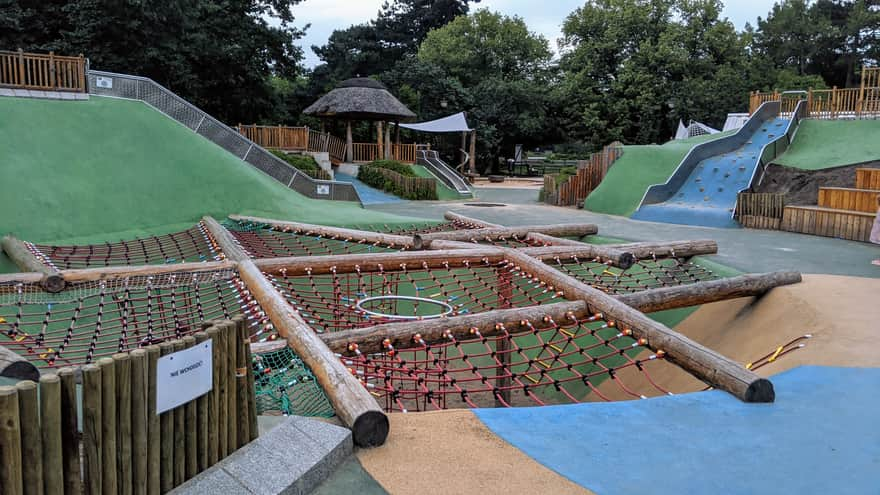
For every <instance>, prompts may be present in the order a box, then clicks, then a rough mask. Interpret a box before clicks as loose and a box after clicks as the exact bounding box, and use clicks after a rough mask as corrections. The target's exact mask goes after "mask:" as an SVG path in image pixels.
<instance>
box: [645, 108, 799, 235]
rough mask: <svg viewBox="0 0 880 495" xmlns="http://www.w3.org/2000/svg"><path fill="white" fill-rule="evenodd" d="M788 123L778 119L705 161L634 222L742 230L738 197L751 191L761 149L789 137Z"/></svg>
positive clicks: (648, 206) (765, 124)
mask: <svg viewBox="0 0 880 495" xmlns="http://www.w3.org/2000/svg"><path fill="white" fill-rule="evenodd" d="M788 122H789V121H788V120H787V119H781V118H775V119H771V120H768V121H766V122H764V124H763V125H762V126H761V127H760V128H758V130H757V131H756V132H755V133H753V134H752V135H751V136H750V137H749V140H748V142H747V143H746V144H744V145H743V146H742V147H740V148H738V149H736V150H734V151H731V152H728V153H722V154H719V155H715V156H712V157H710V158H707V159H705V160H703V161H701V162H700V163H699V164H698V165H697V166H696V168H695V169H694V171H693V172H691V174H690V176H688V178H687V180H686V181H685V183H684V185H683V186H682V187H681V188H680V189H679V190H678V191H676V193H675V195H674V196H673V197H671V198H669V199H668V200H667V201H664V202H662V203H656V204H649V205H643V206H642V207H640V208H639V210H638V211H636V212H635V213H634V214H633V215H632V217H631V218H633V219H635V220H647V221H651V222H665V223H677V224H687V225H701V226H704V227H724V228H732V227H738V226H739V224H737V223H736V222H735V221H734V220H733V208H734V206H735V205H736V197H737V193H738V192H739V191H741V190H743V189H745V188H747V187H749V181H750V180H751V178H752V174H753V173H754V172H755V169H756V168H757V167H758V164H759V161H760V154H761V148H763V147H764V145H766V144H767V143H769V142H770V141H772V140H774V139H776V138H778V137H779V136H781V135H782V134H783V133H785V129H786V125H787V124H788Z"/></svg>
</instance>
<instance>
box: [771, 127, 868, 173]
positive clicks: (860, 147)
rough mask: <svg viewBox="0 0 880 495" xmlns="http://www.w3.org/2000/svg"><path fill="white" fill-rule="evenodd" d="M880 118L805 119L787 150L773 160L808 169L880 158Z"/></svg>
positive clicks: (781, 163) (788, 165)
mask: <svg viewBox="0 0 880 495" xmlns="http://www.w3.org/2000/svg"><path fill="white" fill-rule="evenodd" d="M877 136H880V120H849V121H848V120H805V121H804V122H803V123H801V125H800V127H799V128H798V131H797V134H795V138H794V141H793V142H792V145H791V147H790V148H788V151H786V152H785V153H783V154H782V156H780V157H779V158H777V159H776V160H774V162H775V163H778V164H780V165H785V166H787V167H794V168H800V169H805V170H819V169H823V168H830V167H839V166H843V165H851V164H854V163H861V162H867V161H870V160H877V159H880V147H878V145H877Z"/></svg>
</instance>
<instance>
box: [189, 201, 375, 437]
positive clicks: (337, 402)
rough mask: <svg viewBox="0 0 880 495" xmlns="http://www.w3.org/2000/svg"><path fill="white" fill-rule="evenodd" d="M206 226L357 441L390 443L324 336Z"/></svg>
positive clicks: (217, 230) (368, 399) (217, 228)
mask: <svg viewBox="0 0 880 495" xmlns="http://www.w3.org/2000/svg"><path fill="white" fill-rule="evenodd" d="M204 220H205V225H206V227H207V228H208V230H209V231H210V232H211V235H213V236H214V240H216V241H217V243H218V244H219V245H220V247H221V249H223V252H224V253H226V255H227V257H229V258H230V259H233V260H235V261H238V272H239V274H240V275H241V279H242V280H243V281H244V283H245V284H247V287H248V290H250V292H251V295H253V296H254V298H255V299H256V300H257V302H258V303H259V304H260V307H261V308H262V309H263V311H265V312H266V316H268V317H269V319H270V320H271V321H272V324H273V325H274V326H275V328H276V329H277V330H278V332H279V333H280V334H281V336H282V337H284V338H285V339H287V342H288V344H289V345H290V347H291V348H292V349H293V350H294V352H296V353H297V355H299V357H300V358H301V359H302V360H303V362H304V363H305V364H306V366H308V367H309V369H311V370H312V373H314V374H315V378H316V379H317V381H318V384H319V385H321V388H322V389H324V391H325V392H326V394H327V398H328V399H330V403H331V404H332V405H333V409H334V411H335V412H336V415H337V416H338V417H339V418H340V419H341V420H342V422H343V423H344V424H345V425H346V426H347V427H349V428H350V429H351V430H352V436H353V439H354V442H355V443H356V444H357V445H359V446H362V447H373V446H378V445H382V444H383V443H385V439H386V438H387V437H388V430H389V424H388V417H387V416H385V413H383V412H382V409H381V408H380V407H379V405H378V404H377V403H376V400H375V399H373V397H372V395H370V393H369V392H368V391H367V389H366V387H364V386H363V385H362V384H361V383H360V381H358V379H357V378H356V377H355V376H354V375H353V374H352V373H351V372H350V371H349V370H348V369H347V368H346V367H345V366H344V365H343V364H342V362H341V361H340V360H339V358H338V357H337V356H336V355H335V354H334V353H333V352H332V351H331V350H330V349H329V348H328V347H327V345H326V344H324V342H323V341H322V340H321V339H320V338H319V337H318V335H317V334H316V333H315V331H314V330H313V329H312V328H311V327H310V326H309V325H308V324H307V323H306V322H305V321H304V320H303V319H302V317H301V316H300V315H299V313H297V312H296V311H295V310H294V309H293V308H292V307H291V306H290V304H288V302H287V300H285V299H284V297H283V296H282V295H281V294H280V293H279V292H278V291H277V290H275V288H274V287H273V286H272V283H271V282H269V280H267V279H266V277H265V276H264V275H263V274H262V273H261V272H260V269H259V268H258V267H257V265H256V264H255V263H254V262H253V261H251V260H250V259H247V258H246V255H244V253H243V251H242V250H241V248H240V247H238V246H237V245H235V244H231V236H230V235H229V233H228V232H227V231H226V229H224V228H223V227H222V226H221V225H220V224H219V223H217V221H216V220H214V219H213V218H210V217H205V219H204Z"/></svg>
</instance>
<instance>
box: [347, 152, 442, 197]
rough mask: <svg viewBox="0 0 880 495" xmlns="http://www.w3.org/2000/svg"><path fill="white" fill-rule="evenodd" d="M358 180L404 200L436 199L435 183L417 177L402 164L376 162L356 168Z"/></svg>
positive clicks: (433, 180)
mask: <svg viewBox="0 0 880 495" xmlns="http://www.w3.org/2000/svg"><path fill="white" fill-rule="evenodd" d="M358 179H359V180H360V181H361V182H363V183H365V184H367V185H370V186H373V187H375V188H377V189H381V190H383V191H385V192H390V193H391V194H394V195H396V196H399V197H401V198H404V199H415V200H420V199H437V181H436V180H435V179H429V178H424V177H419V176H417V175H416V173H415V172H413V170H412V169H411V168H410V167H409V165H404V164H403V163H400V162H396V161H393V160H377V161H374V162H370V163H368V164H366V165H361V166H360V167H358Z"/></svg>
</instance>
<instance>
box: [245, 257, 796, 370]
mask: <svg viewBox="0 0 880 495" xmlns="http://www.w3.org/2000/svg"><path fill="white" fill-rule="evenodd" d="M800 281H801V275H800V273H797V272H771V273H759V274H748V275H740V276H737V277H731V278H726V279H721V280H712V281H708V282H697V283H693V284H688V285H680V286H675V287H663V288H660V289H649V290H645V291H641V292H635V293H632V294H624V295H620V296H615V297H616V299H618V300H619V301H621V302H623V303H624V304H626V305H628V306H631V307H633V308H634V309H637V310H639V311H641V312H643V313H649V312H654V311H662V310H666V309H675V308H683V307H689V306H698V305H701V304H707V303H712V302H717V301H725V300H728V299H735V298H738V297H750V296H760V295H762V294H764V293H765V292H767V291H768V290H770V289H772V288H774V287H779V286H782V285H789V284H794V283H798V282H800ZM569 314H570V315H571V316H573V317H575V318H585V317H587V316H590V311H589V307H588V305H587V303H586V302H584V301H565V302H558V303H553V304H545V305H541V306H530V307H526V308H512V309H498V310H494V311H486V312H484V313H475V314H470V315H463V316H457V317H454V318H438V319H434V320H423V321H413V322H400V323H387V324H384V325H376V326H372V327H367V328H358V329H354V330H344V331H341V332H332V333H326V334H322V335H321V339H322V340H323V341H324V343H326V344H327V346H328V347H330V350H332V351H333V352H337V353H345V352H346V351H347V350H348V345H349V344H350V343H355V344H357V345H358V349H359V350H360V351H361V352H363V353H374V352H382V351H383V345H382V341H383V340H385V339H389V340H390V341H391V344H392V345H393V346H394V348H395V349H406V348H409V347H418V345H419V344H418V343H416V342H414V341H413V336H414V335H416V334H419V335H420V336H421V338H422V340H424V341H425V342H427V343H429V344H432V343H435V342H440V341H443V340H445V339H446V334H447V332H449V333H450V334H451V335H453V336H454V337H455V338H456V339H464V338H468V337H470V335H471V332H470V329H471V328H476V329H478V330H479V331H480V334H482V335H483V336H486V337H489V336H493V335H495V334H497V333H498V331H499V330H498V329H497V328H496V325H497V324H498V323H502V324H504V326H505V327H506V328H507V329H508V330H509V331H510V330H512V329H516V328H518V327H519V323H520V322H522V321H529V322H531V323H532V324H533V326H534V327H535V328H538V329H541V328H544V327H546V326H547V324H546V323H545V322H544V321H543V319H544V318H545V317H550V318H552V319H553V320H554V321H556V322H557V323H562V322H565V321H566V320H567V319H568V318H569V316H568V315H569ZM513 331H515V330H513ZM256 345H257V344H254V346H256ZM259 345H260V346H262V347H255V348H254V350H256V351H257V352H269V351H271V350H277V349H278V348H279V345H278V344H276V343H274V342H268V343H263V344H259Z"/></svg>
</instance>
